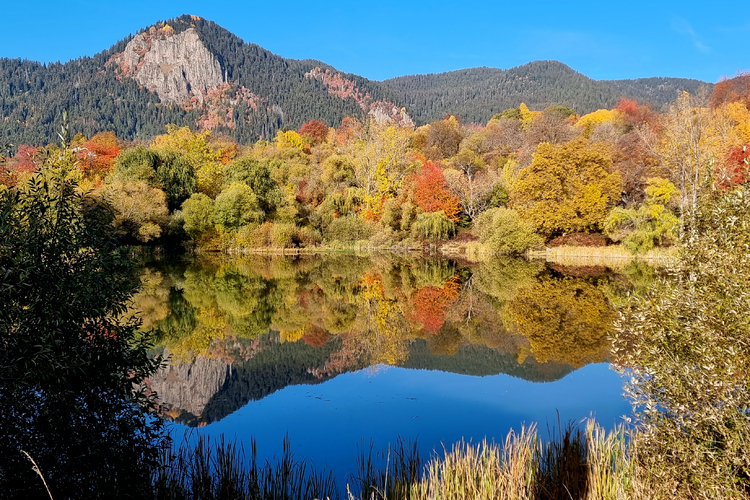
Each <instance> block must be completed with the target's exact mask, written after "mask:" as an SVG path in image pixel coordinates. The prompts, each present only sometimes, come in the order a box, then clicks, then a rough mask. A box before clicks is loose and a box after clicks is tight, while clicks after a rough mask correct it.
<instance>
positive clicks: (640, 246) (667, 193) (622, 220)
mask: <svg viewBox="0 0 750 500" xmlns="http://www.w3.org/2000/svg"><path fill="white" fill-rule="evenodd" d="M676 193H677V188H676V187H675V186H674V184H672V183H671V182H669V181H668V180H666V179H660V178H658V177H656V178H652V179H649V180H648V187H647V188H646V195H647V198H646V200H645V202H644V203H643V205H641V206H640V207H639V208H637V209H636V208H622V207H615V208H614V209H612V211H611V212H610V213H609V215H608V216H607V219H606V220H605V221H604V233H605V234H606V235H607V236H608V237H609V238H610V239H611V240H612V241H616V242H619V241H622V245H623V246H624V247H625V248H627V249H628V250H629V251H630V252H632V253H634V254H638V253H645V252H648V251H649V250H651V249H652V248H654V247H655V246H664V245H669V244H672V243H674V242H676V241H677V236H678V233H679V231H678V230H679V227H680V221H679V219H678V218H677V217H676V216H675V215H674V214H673V213H672V212H671V211H670V210H669V208H668V206H669V204H670V200H671V199H672V197H673V195H674V194H676Z"/></svg>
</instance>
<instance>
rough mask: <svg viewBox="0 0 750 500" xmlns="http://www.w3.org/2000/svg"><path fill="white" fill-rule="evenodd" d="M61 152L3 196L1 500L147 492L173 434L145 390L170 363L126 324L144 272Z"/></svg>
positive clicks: (0, 220) (125, 495)
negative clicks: (167, 436)
mask: <svg viewBox="0 0 750 500" xmlns="http://www.w3.org/2000/svg"><path fill="white" fill-rule="evenodd" d="M62 155H66V156H63V157H62V158H61V159H57V158H54V159H51V160H50V161H51V162H54V163H58V162H60V163H61V164H59V163H58V164H57V165H54V164H53V165H52V166H51V167H49V166H48V167H46V168H45V170H46V171H45V172H44V175H45V176H46V177H47V178H46V179H43V178H42V176H39V175H36V176H34V177H33V178H32V181H31V182H30V183H29V185H27V186H24V188H23V189H18V190H16V189H12V190H3V191H0V276H2V285H1V286H0V304H2V307H1V308H0V346H2V347H1V348H0V367H2V368H0V414H1V415H2V418H0V457H2V458H0V492H2V493H0V496H2V497H3V498H6V497H7V498H47V497H48V496H49V497H53V498H82V499H85V498H101V497H103V496H105V497H110V498H146V497H148V496H150V495H152V493H151V491H150V484H149V476H150V474H151V470H152V467H153V466H154V465H155V464H156V460H157V457H158V453H159V448H160V442H161V439H162V438H163V437H164V436H163V435H162V431H161V421H160V420H159V419H157V418H155V417H154V416H153V414H151V413H149V411H148V410H149V409H153V400H152V399H150V398H147V397H146V396H145V394H144V392H142V391H143V390H144V389H145V386H144V384H143V382H144V379H145V377H148V376H150V375H151V374H153V373H154V371H155V370H156V368H157V367H158V366H159V363H160V360H159V359H153V358H151V357H149V355H148V349H149V348H150V342H149V339H148V337H147V336H145V335H144V334H142V333H140V332H139V330H138V328H137V326H138V325H137V324H136V323H135V322H133V321H131V322H123V321H121V320H120V319H119V318H121V317H122V315H123V313H124V312H125V311H126V309H127V305H128V303H129V302H130V300H131V298H132V295H133V293H134V292H135V290H136V289H137V287H138V279H137V276H136V273H135V269H134V263H133V262H132V261H131V260H130V259H128V258H127V256H126V253H125V251H124V249H122V248H120V247H119V246H118V241H117V239H116V238H115V234H114V231H115V229H114V228H113V226H112V221H113V218H114V217H113V212H112V211H111V209H110V208H108V207H106V206H105V205H102V204H101V202H100V201H98V200H95V199H92V198H90V197H86V196H81V195H79V194H77V193H76V191H77V186H75V184H74V183H72V182H71V181H70V177H69V176H68V174H69V172H70V170H69V169H70V168H72V166H71V165H70V162H71V160H70V156H72V154H66V153H65V152H63V153H62ZM55 156H57V155H55ZM21 450H24V451H25V452H27V453H28V454H29V455H30V456H31V457H32V458H33V459H34V461H35V462H36V464H38V467H39V469H40V470H41V471H42V473H43V474H44V476H45V478H46V482H47V485H49V487H50V490H51V492H50V494H49V495H48V494H47V492H46V491H45V489H44V487H43V485H42V482H41V480H40V478H39V477H37V476H36V474H35V473H34V471H33V469H32V464H31V463H30V462H29V460H28V459H27V457H26V456H24V455H23V454H22V453H21Z"/></svg>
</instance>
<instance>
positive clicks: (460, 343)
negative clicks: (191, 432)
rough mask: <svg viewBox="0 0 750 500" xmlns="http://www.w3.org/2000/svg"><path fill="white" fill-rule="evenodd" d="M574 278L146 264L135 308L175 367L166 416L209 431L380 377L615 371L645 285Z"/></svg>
mask: <svg viewBox="0 0 750 500" xmlns="http://www.w3.org/2000/svg"><path fill="white" fill-rule="evenodd" d="M573 274H574V275H571V273H570V272H569V270H566V269H552V268H548V267H546V266H545V265H544V264H543V263H539V262H528V261H525V260H511V259H504V260H496V261H492V262H486V263H483V264H477V265H469V264H459V263H457V262H455V261H450V260H444V259H425V258H422V257H421V256H408V255H406V256H395V257H394V256H391V255H387V256H386V255H374V256H372V255H371V256H366V257H360V256H354V255H333V256H302V257H294V258H289V257H265V256H253V257H242V258H227V257H217V256H201V257H199V258H197V259H195V260H192V261H187V262H185V261H178V262H170V261H155V262H150V263H148V264H146V265H145V267H144V268H143V271H142V281H143V283H144V287H143V290H142V291H141V292H140V293H139V294H138V295H137V296H136V297H135V300H134V309H135V310H139V311H142V312H141V318H142V320H143V324H144V328H153V329H155V330H156V331H157V333H158V338H159V344H158V346H157V348H158V349H161V350H162V351H163V353H164V354H165V356H167V357H169V359H170V365H169V367H168V368H166V369H164V370H162V371H161V372H159V373H158V374H157V375H156V376H154V377H152V379H151V381H150V383H151V388H152V389H153V390H155V391H156V392H157V394H158V396H159V399H160V401H161V402H162V404H163V406H164V409H165V410H164V411H165V414H166V415H167V416H168V417H170V418H172V419H174V420H176V421H178V422H182V423H185V424H187V425H191V426H201V425H205V424H207V423H211V422H216V421H219V420H221V419H223V418H225V417H226V416H228V415H230V414H232V413H233V412H235V411H237V410H239V409H240V408H242V407H244V406H245V405H246V404H247V403H248V402H250V401H255V400H261V399H263V398H265V397H266V396H268V395H270V394H273V393H274V392H276V391H279V390H281V389H284V388H286V387H289V386H293V385H301V384H319V383H321V382H325V381H327V380H330V379H332V378H334V377H336V376H337V375H339V374H343V373H349V372H354V371H358V370H362V369H364V368H367V367H371V366H378V365H390V366H399V367H404V368H408V369H423V370H440V371H443V372H452V373H458V374H467V375H474V376H486V375H496V374H507V375H511V376H513V377H518V378H520V379H524V380H527V381H530V382H550V381H554V380H558V379H561V378H562V377H565V375H567V374H568V373H570V372H571V371H573V370H575V369H577V368H580V367H582V366H584V365H586V364H588V363H598V362H602V361H606V359H607V356H608V350H609V344H608V333H609V329H610V325H611V321H612V318H613V313H612V309H611V307H610V301H611V300H612V297H613V294H614V295H616V294H618V293H620V292H621V291H623V290H625V289H627V288H629V287H631V286H632V285H631V284H630V281H629V280H628V279H627V278H626V277H625V276H624V275H622V274H614V273H611V272H609V271H608V270H606V269H602V268H593V269H592V268H587V269H583V270H581V269H577V270H575V272H574V273H573ZM640 274H642V273H640ZM640 274H639V275H640Z"/></svg>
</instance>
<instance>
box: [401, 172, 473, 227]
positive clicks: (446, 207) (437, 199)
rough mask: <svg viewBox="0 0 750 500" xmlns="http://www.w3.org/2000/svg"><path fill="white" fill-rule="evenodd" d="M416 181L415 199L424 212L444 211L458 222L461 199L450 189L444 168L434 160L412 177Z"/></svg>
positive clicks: (453, 220)
mask: <svg viewBox="0 0 750 500" xmlns="http://www.w3.org/2000/svg"><path fill="white" fill-rule="evenodd" d="M411 180H412V182H414V201H415V202H416V203H417V206H418V207H419V208H420V209H422V211H423V212H427V213H432V212H438V211H442V212H444V213H445V215H446V216H447V217H448V219H449V220H451V221H452V222H454V223H455V222H458V220H459V217H458V215H459V212H460V211H461V210H460V208H459V199H458V197H456V195H454V194H453V193H451V191H450V190H449V189H448V183H447V182H446V180H445V175H443V170H442V169H441V168H440V167H439V166H438V165H437V164H436V163H434V162H431V161H428V162H425V163H424V165H422V170H421V172H419V173H418V174H414V175H413V176H412V177H411Z"/></svg>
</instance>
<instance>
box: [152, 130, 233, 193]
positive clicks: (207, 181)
mask: <svg viewBox="0 0 750 500" xmlns="http://www.w3.org/2000/svg"><path fill="white" fill-rule="evenodd" d="M210 140H211V131H210V130H209V131H205V132H201V133H199V134H196V133H194V132H193V131H192V130H190V128H188V127H177V126H176V125H168V126H167V133H166V134H163V135H159V136H157V137H156V138H155V139H154V140H153V142H152V144H151V147H152V149H153V150H154V151H156V152H157V153H162V152H164V151H167V150H168V151H172V152H174V153H177V154H178V155H180V156H182V157H183V158H184V159H185V160H186V161H187V162H188V163H189V164H190V165H191V166H192V168H193V171H194V172H195V178H196V189H197V190H198V191H199V192H202V193H205V194H207V195H208V196H211V197H216V195H218V194H219V193H220V192H221V187H222V184H223V182H224V178H223V174H224V163H223V162H222V160H223V159H224V160H226V159H225V158H224V156H225V155H224V154H223V152H222V150H221V149H219V148H213V147H211V145H210V144H209V142H210Z"/></svg>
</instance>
